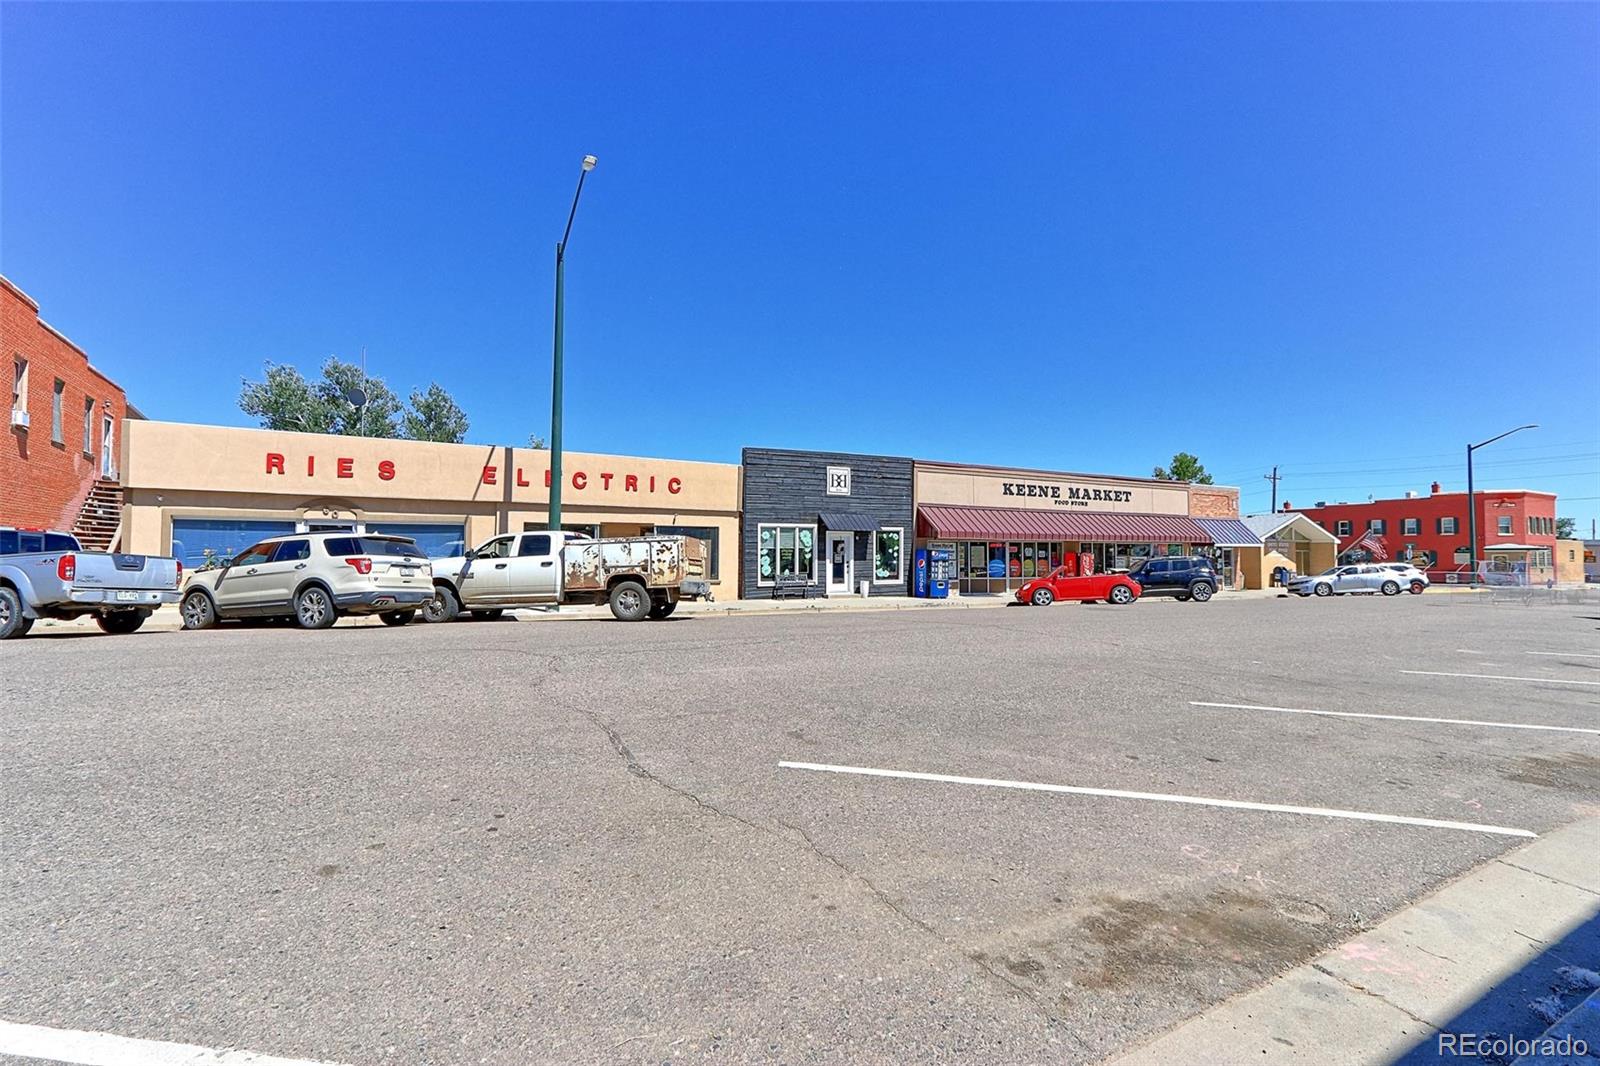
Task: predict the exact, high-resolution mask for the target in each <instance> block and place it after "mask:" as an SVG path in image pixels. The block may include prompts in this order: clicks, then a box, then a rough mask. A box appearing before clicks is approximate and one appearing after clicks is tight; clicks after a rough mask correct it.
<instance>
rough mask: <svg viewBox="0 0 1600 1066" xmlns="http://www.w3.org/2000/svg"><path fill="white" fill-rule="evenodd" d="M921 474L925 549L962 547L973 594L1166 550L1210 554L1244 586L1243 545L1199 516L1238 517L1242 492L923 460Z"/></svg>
mask: <svg viewBox="0 0 1600 1066" xmlns="http://www.w3.org/2000/svg"><path fill="white" fill-rule="evenodd" d="M914 476H915V487H914V496H915V503H916V512H917V525H916V546H917V547H918V548H922V547H925V546H926V547H945V548H949V549H951V550H952V551H953V552H954V557H955V562H956V567H955V569H956V577H957V578H958V584H959V589H960V592H961V593H962V594H964V595H972V594H983V593H1009V592H1011V591H1012V590H1014V589H1015V588H1017V587H1018V586H1019V585H1021V584H1022V583H1023V582H1025V581H1027V580H1028V579H1029V578H1032V577H1035V576H1037V575H1043V574H1048V573H1050V572H1051V571H1052V570H1054V569H1055V568H1056V567H1057V566H1062V565H1067V566H1071V567H1074V568H1077V569H1078V570H1079V571H1083V570H1087V569H1088V568H1090V567H1092V568H1093V571H1094V572H1096V573H1100V572H1104V571H1107V570H1116V569H1128V568H1130V567H1132V566H1133V565H1135V564H1136V563H1138V562H1139V561H1140V560H1141V559H1148V558H1152V557H1155V556H1164V555H1187V554H1206V555H1210V556H1212V558H1213V559H1214V560H1215V561H1216V563H1217V565H1218V566H1219V568H1226V569H1227V571H1228V573H1229V575H1230V577H1228V578H1225V583H1227V584H1228V585H1229V586H1230V587H1233V586H1234V585H1235V584H1236V583H1237V582H1236V580H1234V576H1235V575H1233V568H1234V566H1235V557H1234V555H1233V554H1232V553H1233V552H1234V550H1235V548H1234V547H1233V546H1232V545H1226V546H1221V547H1219V546H1218V544H1217V540H1216V538H1215V537H1214V536H1213V534H1212V533H1211V532H1210V531H1208V530H1207V529H1206V528H1205V526H1203V525H1201V523H1200V522H1198V521H1197V520H1196V519H1197V518H1201V517H1203V518H1208V519H1232V518H1237V517H1238V514H1239V493H1238V490H1237V489H1233V488H1226V487H1222V486H1212V485H1189V484H1186V483H1184V482H1178V481H1157V480H1152V479H1150V478H1119V477H1114V476H1109V475H1104V474H1077V473H1069V472H1064V471H1048V470H1030V469H1020V468H1008V467H992V466H974V465H965V464H960V463H943V462H929V461H923V460H918V461H917V462H916V463H915V464H914Z"/></svg>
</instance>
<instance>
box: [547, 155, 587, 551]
mask: <svg viewBox="0 0 1600 1066" xmlns="http://www.w3.org/2000/svg"><path fill="white" fill-rule="evenodd" d="M594 164H595V157H594V156H592V155H586V156H584V157H583V169H582V170H580V171H579V172H578V190H577V191H576V192H574V193H573V194H572V210H571V211H568V212H567V228H566V229H565V230H564V231H563V232H562V234H561V241H560V243H559V244H557V245H556V336H555V358H554V366H553V367H552V370H551V374H550V506H549V515H548V521H547V522H546V525H547V526H548V527H549V528H550V531H551V533H553V534H559V533H560V532H561V378H562V351H561V346H562V312H563V306H562V305H563V302H564V299H565V287H566V278H565V274H566V271H565V264H566V259H567V238H569V237H571V236H572V220H573V218H575V217H576V216H577V214H578V197H580V196H582V195H583V179H584V178H585V177H586V176H587V175H588V173H589V171H591V170H593V169H594ZM554 543H555V544H556V545H557V546H558V547H559V546H560V539H559V537H558V538H557V540H556V541H555V542H554Z"/></svg>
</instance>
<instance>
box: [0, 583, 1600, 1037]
mask: <svg viewBox="0 0 1600 1066" xmlns="http://www.w3.org/2000/svg"><path fill="white" fill-rule="evenodd" d="M1597 633H1600V616H1597V612H1595V611H1594V610H1593V609H1592V608H1583V607H1561V606H1548V607H1516V606H1505V607H1493V606H1487V605H1481V604H1467V603H1463V602H1461V601H1460V600H1458V599H1456V598H1452V597H1449V596H1443V595H1440V596H1432V595H1429V596H1423V597H1409V596H1408V597H1400V598H1398V599H1395V600H1386V599H1385V600H1380V599H1338V600H1334V601H1299V600H1276V599H1269V600H1260V599H1256V600H1248V601H1245V600H1235V601H1229V600H1227V599H1226V598H1223V599H1219V600H1216V601H1213V602H1212V603H1210V604H1206V605H1199V604H1179V603H1173V602H1147V603H1139V604H1136V605H1134V606H1132V607H1127V608H1114V607H1109V606H1080V605H1063V606H1057V607H1054V608H1049V609H1035V608H1016V609H996V610H983V611H949V612H939V611H934V612H898V613H881V614H880V613H859V614H833V615H801V614H796V615H783V616H777V615H774V616H754V617H743V618H708V617H691V618H682V619H674V620H670V621H667V622H661V623H648V624H640V625H624V624H620V623H613V622H610V621H571V622H561V623H525V622H513V621H504V622H496V623H488V622H484V623H461V624H455V625H450V626H436V627H426V626H420V625H414V626H410V627H407V628H405V629H400V630H390V629H384V628H371V627H368V628H350V627H344V626H340V627H337V628H335V629H332V630H329V631H326V632H321V633H303V632H299V631H296V630H292V629H280V628H264V629H241V628H224V629H219V630H216V631H211V632H205V633H162V632H147V633H139V634H135V635H133V636H128V637H104V636H100V635H98V634H82V633H73V634H62V635H54V636H52V635H46V636H42V637H37V638H33V639H28V640H23V641H13V642H9V643H7V644H5V645H0V705H3V708H4V709H3V711H0V717H3V724H4V730H3V739H0V744H3V767H4V773H3V777H0V780H3V803H0V848H3V857H4V864H3V866H4V878H3V884H4V893H3V900H0V904H3V913H0V921H3V923H4V928H5V929H6V930H7V940H8V944H7V951H6V953H5V957H4V959H3V961H0V1017H3V1018H5V1019H7V1020H9V1021H13V1022H26V1023H33V1024H38V1025H46V1026H59V1027H63V1028H69V1029H74V1030H87V1031H92V1032H110V1033H117V1034H121V1035H124V1036H132V1037H148V1038H154V1039H162V1040H174V1041H183V1042H188V1043H193V1044H199V1045H204V1046H207V1047H219V1048H220V1047H242V1048H249V1049H251V1050H254V1051H258V1052H263V1053H270V1054H275V1055H281V1056H289V1057H295V1058H306V1059H319V1060H329V1061H333V1062H341V1063H370V1062H394V1063H479V1062H485V1063H524V1062H541V1061H564V1062H574V1061H595V1062H615V1061H639V1062H646V1061H651V1062H660V1061H663V1060H667V1059H672V1058H680V1057H681V1058H685V1059H691V1058H723V1059H731V1060H772V1061H784V1062H806V1061H853V1062H871V1061H890V1060H893V1061H933V1060H940V1059H950V1058H956V1057H959V1058H961V1059H963V1060H966V1061H976V1062H1018V1061H1027V1062H1036V1061H1053V1062H1091V1061H1095V1060H1097V1059H1100V1058H1102V1057H1104V1056H1106V1055H1108V1054H1111V1053H1113V1052H1115V1051H1117V1050H1119V1049H1121V1048H1125V1047H1127V1046H1130V1045H1131V1044H1133V1043H1136V1042H1138V1041H1140V1040H1143V1039H1146V1038H1148V1037H1149V1036H1151V1035H1153V1034H1154V1033H1156V1032H1158V1031H1160V1030H1162V1029H1164V1028H1166V1027H1168V1026H1170V1025H1172V1024H1173V1023H1175V1022H1177V1021H1179V1020H1180V1019H1182V1018H1184V1017H1186V1016H1188V1015H1191V1014H1193V1013H1195V1012H1197V1011H1199V1010H1202V1009H1204V1008H1205V1007H1206V1006H1208V1005H1210V1004H1213V1003H1216V1002H1218V1001H1220V1000H1222V999H1224V998H1226V997H1228V996H1230V995H1232V994H1234V993H1236V992H1238V991H1241V990H1243V989H1246V988H1249V987H1251V986H1253V985H1256V984H1258V983H1259V982H1261V981H1263V980H1265V979H1266V978H1268V977H1270V976H1271V975H1273V974H1274V973H1277V972H1279V971H1281V970H1283V969H1285V968H1287V967H1289V966H1292V965H1295V964H1297V963H1300V962H1302V961H1304V960H1306V959H1308V958H1309V957H1311V956H1312V955H1313V954H1314V953H1316V952H1317V951H1319V950H1321V949H1323V948H1325V947H1326V946H1328V945H1329V944H1332V943H1334V942H1336V941H1339V940H1342V939H1343V938H1345V937H1347V936H1349V935H1351V934H1352V933H1354V932H1357V931H1359V930H1361V929H1364V928H1366V927H1368V926H1370V925H1372V924H1373V923H1374V922H1376V921H1377V920H1378V919H1379V918H1381V917H1382V916H1383V915H1385V914H1386V913H1388V912H1390V911H1392V910H1393V909H1395V908H1396V907H1399V906H1402V905H1404V904H1405V903H1407V902H1408V901H1411V900H1413V899H1415V898H1416V897H1418V896H1419V895H1421V894H1423V893H1425V892H1427V891H1429V890H1430V889H1431V888H1432V887H1434V886H1437V885H1438V884H1439V883H1441V882H1442V881H1444V880H1446V879H1449V878H1451V877H1453V876H1455V875H1457V874H1459V873H1461V872H1463V871H1465V870H1467V869H1469V868H1471V867H1473V866H1474V865H1476V864H1478V863H1481V862H1483V861H1485V860H1486V859H1489V858H1491V857H1493V856H1496V855H1499V854H1501V853H1503V852H1505V851H1507V850H1508V849H1510V848H1512V847H1515V846H1516V845H1518V844H1520V843H1523V842H1525V839H1526V838H1525V837H1523V836H1518V835H1514V834H1515V832H1516V831H1521V832H1526V833H1541V832H1545V831H1547V830H1550V829H1553V828H1555V827H1557V826H1560V825H1563V824H1566V823H1568V822H1571V821H1573V820H1574V819H1576V818H1578V817H1580V816H1583V815H1587V814H1594V813H1596V811H1597V810H1600V734H1597V733H1595V732H1593V730H1597V729H1600V640H1596V636H1597ZM1469 675H1489V676H1469ZM1196 704H1210V705H1211V706H1199V705H1196ZM1219 704H1221V705H1233V706H1216V705H1219ZM1295 710H1316V711H1328V712H1344V713H1347V714H1353V715H1389V716H1397V717H1327V716H1321V715H1310V714H1303V713H1293V712H1294V711H1295ZM1416 719H1455V720H1470V721H1471V722H1473V723H1477V724H1459V723H1458V722H1456V721H1451V722H1441V721H1419V720H1416ZM1484 723H1500V724H1502V725H1510V726H1514V727H1515V728H1501V727H1498V726H1495V725H1489V724H1484ZM1529 726H1545V727H1558V728H1555V729H1550V728H1544V729H1535V728H1525V727H1529ZM1564 730H1572V731H1564ZM1583 730H1589V731H1590V732H1583ZM784 762H789V763H804V764H814V765H825V766H829V767H836V768H844V769H846V770H849V771H850V772H841V770H819V769H806V768H795V767H785V766H781V765H780V763H784ZM861 769H871V770H879V771H893V772H896V773H898V772H915V773H922V774H933V775H948V776H952V777H958V778H972V779H983V780H984V781H987V782H994V781H1001V782H1022V783H1029V784H1045V785H1054V786H1068V787H1070V788H1082V789H1090V790H1107V792H1110V793H1116V794H1099V793H1089V794H1085V793H1082V792H1059V791H1038V790H1031V789H1023V788H1017V787H1011V786H1008V785H996V784H994V783H971V782H965V781H963V782H953V781H945V780H927V779H914V778H906V777H901V776H872V775H864V774H862V773H860V772H858V771H859V770H861ZM1123 793H1138V794H1141V795H1138V796H1129V795H1124V794H1123ZM1147 794H1156V795H1158V796H1161V797H1167V798H1151V797H1150V796H1149V795H1147ZM1200 800H1225V801H1240V802H1242V803H1244V804H1266V805H1279V806H1289V807H1303V808H1317V809H1322V810H1324V811H1329V810H1331V811H1338V812H1342V815H1345V816H1340V817H1330V816H1328V815H1327V814H1326V813H1323V814H1316V813H1299V812H1291V811H1284V810H1276V809H1266V810H1263V809H1256V808H1253V807H1250V806H1226V805H1214V804H1211V803H1203V802H1196V801H1200ZM1373 814H1378V815H1391V816H1398V817H1399V818H1402V819H1413V820H1415V821H1381V820H1369V819H1368V818H1366V817H1359V816H1365V815H1373ZM1426 823H1461V824H1426Z"/></svg>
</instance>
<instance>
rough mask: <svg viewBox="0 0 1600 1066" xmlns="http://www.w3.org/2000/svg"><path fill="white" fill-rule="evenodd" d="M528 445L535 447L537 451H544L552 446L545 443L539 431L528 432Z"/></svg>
mask: <svg viewBox="0 0 1600 1066" xmlns="http://www.w3.org/2000/svg"><path fill="white" fill-rule="evenodd" d="M528 447H530V448H532V449H534V450H535V451H543V450H544V449H546V448H548V447H550V446H549V445H548V444H546V443H545V441H544V438H543V437H541V436H539V434H537V433H529V434H528Z"/></svg>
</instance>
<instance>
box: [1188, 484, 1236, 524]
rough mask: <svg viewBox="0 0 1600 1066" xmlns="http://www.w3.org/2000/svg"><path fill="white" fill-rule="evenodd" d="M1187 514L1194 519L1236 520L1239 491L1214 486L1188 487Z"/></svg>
mask: <svg viewBox="0 0 1600 1066" xmlns="http://www.w3.org/2000/svg"><path fill="white" fill-rule="evenodd" d="M1189 514H1190V516H1191V517H1194V518H1238V517H1239V490H1238V489H1231V488H1221V487H1218V486H1214V485H1190V486H1189Z"/></svg>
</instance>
